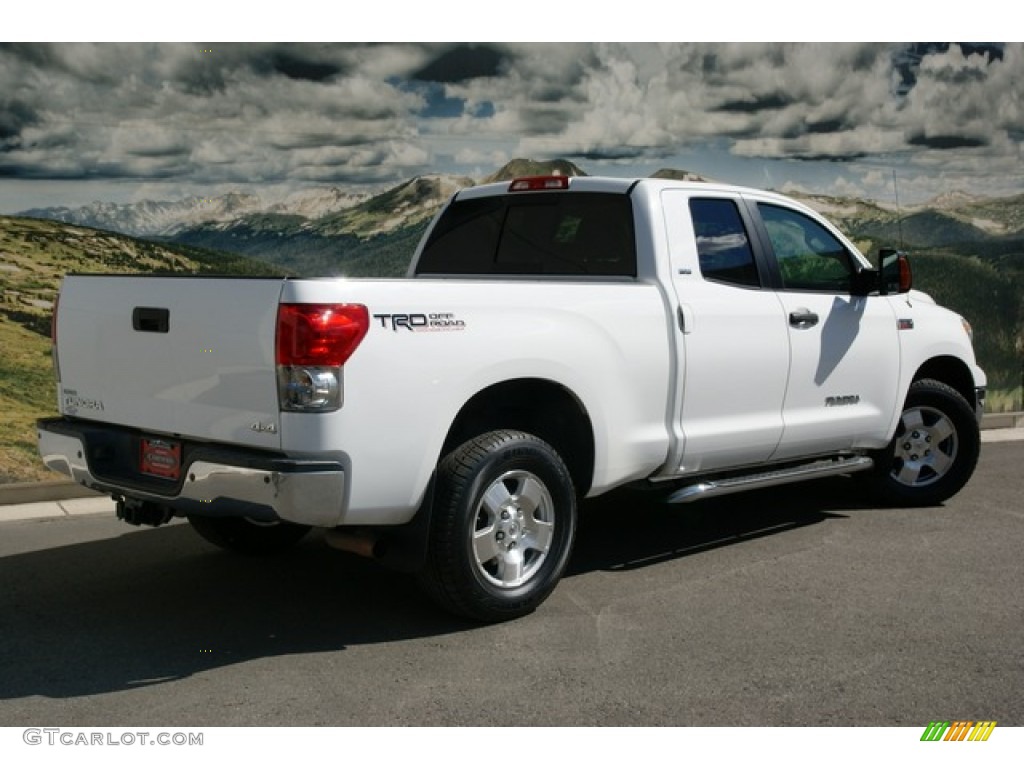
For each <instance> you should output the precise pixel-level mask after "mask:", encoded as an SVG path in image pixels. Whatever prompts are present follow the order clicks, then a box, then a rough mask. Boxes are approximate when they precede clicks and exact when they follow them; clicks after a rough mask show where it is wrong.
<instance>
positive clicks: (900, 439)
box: [892, 406, 959, 488]
mask: <svg viewBox="0 0 1024 768" xmlns="http://www.w3.org/2000/svg"><path fill="white" fill-rule="evenodd" d="M895 446H896V451H895V456H894V458H895V461H894V462H893V466H892V477H893V479H895V480H896V481H897V482H899V483H902V484H903V485H906V486H911V487H915V488H920V487H923V486H926V485H931V484H932V483H935V482H937V481H939V480H941V479H942V478H943V477H944V476H945V475H946V473H947V472H948V471H949V470H950V468H951V467H952V466H953V465H954V463H955V461H956V456H957V451H958V450H959V440H958V438H957V432H956V426H955V425H954V424H953V422H952V421H951V420H950V418H949V416H947V415H946V414H945V413H943V412H942V411H939V410H936V409H935V408H929V407H927V406H919V407H915V408H908V409H907V410H905V411H904V412H903V415H902V416H901V417H900V427H899V431H898V432H897V435H896V441H895Z"/></svg>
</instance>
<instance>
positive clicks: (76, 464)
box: [36, 419, 345, 527]
mask: <svg viewBox="0 0 1024 768" xmlns="http://www.w3.org/2000/svg"><path fill="white" fill-rule="evenodd" d="M36 426H37V429H38V433H39V453H40V455H41V456H42V459H43V462H44V463H45V464H46V466H47V467H49V468H50V469H53V470H56V471H57V472H61V473H63V474H65V475H68V476H69V477H71V479H72V480H74V481H75V482H78V483H81V484H82V485H84V486H86V487H88V488H92V489H94V490H97V491H101V492H104V493H109V494H111V495H113V496H115V497H123V498H132V499H140V500H143V501H152V502H156V503H158V504H163V505H165V506H167V507H169V508H171V509H173V510H174V511H175V513H176V514H181V515H190V514H199V515H209V516H218V517H224V516H230V517H249V518H253V519H261V520H287V521H289V522H293V523H301V524H303V525H313V526H321V527H334V526H336V525H338V524H339V523H340V522H341V518H342V512H343V509H344V499H345V470H344V467H343V466H342V465H341V463H340V462H336V461H321V460H302V459H292V458H285V457H280V456H275V455H266V456H262V457H261V456H260V455H258V454H254V452H252V451H245V450H241V449H233V448H231V447H230V446H215V447H213V448H211V449H207V450H203V449H197V450H195V451H192V452H191V454H192V456H193V457H194V458H191V459H188V460H187V461H183V466H182V471H181V479H180V480H178V481H167V480H162V479H152V478H147V477H145V476H142V475H139V474H138V473H134V474H126V473H124V472H121V473H120V474H105V473H103V472H100V471H98V470H95V469H94V468H93V467H92V466H91V465H90V461H89V457H90V456H92V455H95V452H96V450H97V446H96V442H97V439H96V438H97V435H100V436H102V435H103V434H104V432H106V431H109V432H110V433H118V438H119V439H122V440H123V439H124V430H121V429H120V428H118V427H110V428H108V429H107V430H105V429H104V428H103V427H102V426H100V425H89V426H84V427H79V426H76V425H75V423H74V422H69V421H67V420H64V419H44V420H42V421H39V422H38V423H37V425H36ZM90 448H92V449H93V453H90ZM204 454H206V456H205V457H204ZM186 455H187V456H188V454H186ZM213 457H215V458H213Z"/></svg>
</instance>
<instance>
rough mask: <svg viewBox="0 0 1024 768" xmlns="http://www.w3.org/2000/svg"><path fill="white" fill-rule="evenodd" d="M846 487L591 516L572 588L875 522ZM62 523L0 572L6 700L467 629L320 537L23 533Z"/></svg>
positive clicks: (398, 578) (133, 685) (644, 502)
mask: <svg viewBox="0 0 1024 768" xmlns="http://www.w3.org/2000/svg"><path fill="white" fill-rule="evenodd" d="M850 487H851V486H850V485H849V484H848V483H844V482H842V481H841V480H829V481H820V482H818V483H814V484H810V485H804V486H803V487H801V488H795V489H786V490H779V489H776V490H774V491H762V492H755V493H748V494H744V495H739V496H734V497H730V498H727V499H718V500H714V501H708V502H702V503H700V504H696V505H690V506H689V507H683V508H680V507H667V506H665V505H664V504H662V503H661V500H662V498H663V497H662V496H651V495H648V494H645V495H640V496H638V495H637V494H635V493H634V494H624V493H616V494H614V495H610V496H608V497H605V498H601V499H598V500H594V501H590V502H587V503H586V504H584V509H583V511H582V517H581V521H582V522H581V529H580V536H579V538H578V543H577V547H576V551H575V554H574V558H573V560H572V562H571V563H570V568H569V575H570V576H578V575H580V574H585V573H587V572H591V571H598V570H604V571H609V570H610V571H622V570H630V569H635V568H641V567H644V566H646V565H650V564H653V563H658V562H664V561H666V560H670V559H674V558H679V557H684V556H687V555H690V554H693V553H695V552H702V551H706V550H709V549H713V548H716V547H721V546H727V545H732V544H735V543H738V542H744V541H749V540H751V539H753V538H757V537H763V536H768V535H772V534H776V533H781V532H784V531H787V530H792V529H795V528H800V527H803V526H807V525H813V524H817V523H821V522H823V521H826V520H829V519H835V518H842V517H843V515H838V514H836V513H835V511H834V510H836V509H843V508H851V509H865V508H870V504H869V503H868V502H866V501H863V502H862V501H861V500H859V499H857V498H856V497H855V495H852V494H850V492H849V491H850ZM826 510H830V511H826ZM69 523H70V524H73V525H79V524H80V525H81V528H82V530H83V537H84V536H88V537H90V538H91V539H92V540H89V541H83V542H82V543H75V544H71V545H68V546H60V547H55V548H52V549H43V550H38V551H33V552H28V553H24V554H13V555H9V556H6V557H0V584H3V589H2V592H0V700H10V699H18V698H22V697H29V696H43V697H50V698H70V697H78V696H87V695H92V694H98V693H107V692H114V691H130V690H132V689H137V688H141V687H144V686H151V685H159V684H162V683H166V682H171V681H175V680H180V679H183V678H187V677H189V676H192V675H196V674H200V673H202V672H204V671H207V670H211V669H216V668H220V667H224V666H228V665H232V664H237V663H240V662H245V661H249V660H253V659H261V658H274V657H279V656H286V655H290V654H309V653H318V652H335V651H341V650H345V649H346V648H347V647H351V646H357V645H362V644H373V643H386V642H394V641H401V640H409V639H415V638H423V637H436V636H441V635H445V634H449V633H455V632H463V631H467V630H470V629H473V628H474V627H475V625H474V624H472V623H469V622H465V621H461V620H459V619H455V618H452V617H450V616H448V615H446V614H444V613H442V612H441V611H439V610H438V609H436V608H435V607H434V606H433V604H431V603H430V602H429V601H428V600H427V599H426V598H425V597H424V596H423V595H422V594H421V593H420V591H419V590H418V589H417V587H416V584H415V582H414V581H413V580H412V579H411V578H410V577H408V576H405V575H402V574H397V573H392V572H390V571H387V570H385V569H384V568H382V567H380V566H378V565H377V564H375V563H372V562H369V561H365V560H362V559H360V558H358V557H356V556H354V555H349V554H346V553H341V552H336V551H334V550H331V549H329V548H328V547H326V546H325V545H324V543H323V541H322V540H321V539H320V537H319V536H317V535H315V534H314V535H313V536H311V537H308V538H307V539H306V540H304V541H303V542H302V543H301V544H300V545H298V546H297V547H295V548H294V549H293V550H291V551H290V552H288V553H286V554H284V555H282V556H278V557H275V558H268V559H262V558H259V559H258V558H244V557H239V556H234V555H230V554H227V553H223V552H221V551H219V550H217V549H215V548H213V547H212V546H210V545H208V544H206V543H205V542H203V541H202V540H200V539H199V537H198V536H197V535H196V534H195V533H194V532H193V531H192V530H191V529H190V527H189V526H188V525H185V524H172V525H170V526H166V527H163V528H158V529H134V528H129V527H118V528H113V527H111V526H114V525H117V526H122V524H120V523H113V522H112V521H107V520H106V519H102V520H101V519H98V518H91V519H80V520H75V521H65V520H55V521H46V522H40V521H36V522H32V523H22V524H23V525H68V524H69ZM111 531H117V532H120V533H119V535H114V536H111ZM527 620H529V619H527Z"/></svg>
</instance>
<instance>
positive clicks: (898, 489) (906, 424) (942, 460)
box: [874, 379, 981, 506]
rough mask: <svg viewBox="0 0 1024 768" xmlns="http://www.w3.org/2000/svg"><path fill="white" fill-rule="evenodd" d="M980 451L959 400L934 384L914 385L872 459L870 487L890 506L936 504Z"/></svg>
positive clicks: (967, 409) (973, 423) (964, 476)
mask: <svg viewBox="0 0 1024 768" xmlns="http://www.w3.org/2000/svg"><path fill="white" fill-rule="evenodd" d="M980 446H981V438H980V433H979V431H978V420H977V418H976V417H975V415H974V411H973V410H972V409H971V406H970V405H968V403H967V401H966V400H964V398H963V395H961V394H960V393H959V392H957V391H956V390H955V389H953V388H952V387H950V386H948V385H946V384H943V383H942V382H939V381H934V380H932V379H922V380H921V381H916V382H914V383H913V384H911V385H910V390H909V391H908V392H907V400H906V403H905V404H904V406H903V413H902V414H901V415H900V423H899V425H898V426H897V427H896V435H895V436H894V437H893V440H892V443H890V445H889V448H888V449H887V450H886V451H885V452H883V453H882V454H880V455H879V456H878V457H876V467H877V468H876V471H875V473H874V482H875V486H876V488H877V489H878V491H879V492H880V493H881V495H882V497H883V498H884V499H885V500H886V501H889V502H892V503H894V504H900V505H905V506H931V505H934V504H939V503H941V502H943V501H945V500H946V499H948V498H949V497H950V496H952V495H953V494H955V493H956V492H957V491H959V490H960V489H961V488H963V487H964V485H965V484H966V483H967V481H968V480H969V479H970V477H971V474H972V473H973V472H974V467H975V466H976V465H977V463H978V454H979V452H980Z"/></svg>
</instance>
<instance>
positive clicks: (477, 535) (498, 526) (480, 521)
mask: <svg viewBox="0 0 1024 768" xmlns="http://www.w3.org/2000/svg"><path fill="white" fill-rule="evenodd" d="M554 525H555V505H554V503H553V502H552V501H551V494H549V493H548V489H547V488H546V487H545V486H544V483H543V482H542V481H541V480H540V478H538V477H537V476H536V475H535V474H533V473H532V472H527V471H525V470H519V469H517V470H512V471H510V472H505V473H504V474H503V475H501V476H500V477H499V478H498V479H497V480H495V481H494V482H493V483H491V485H490V487H489V488H488V489H487V491H486V492H485V493H484V495H483V497H482V498H481V499H480V506H479V507H478V509H477V513H476V523H475V525H474V528H473V541H472V545H473V556H474V558H475V561H476V566H477V569H478V571H479V574H480V575H481V576H482V577H483V578H484V579H485V580H486V581H488V582H490V583H491V584H494V585H495V586H498V587H502V588H505V589H511V588H513V587H518V586H521V585H523V584H525V583H526V582H528V581H529V580H530V579H531V578H532V577H533V576H534V575H535V574H536V573H537V571H538V570H539V569H540V567H541V565H543V563H544V560H545V559H546V558H547V556H548V550H549V549H550V548H551V541H552V534H553V532H554Z"/></svg>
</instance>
